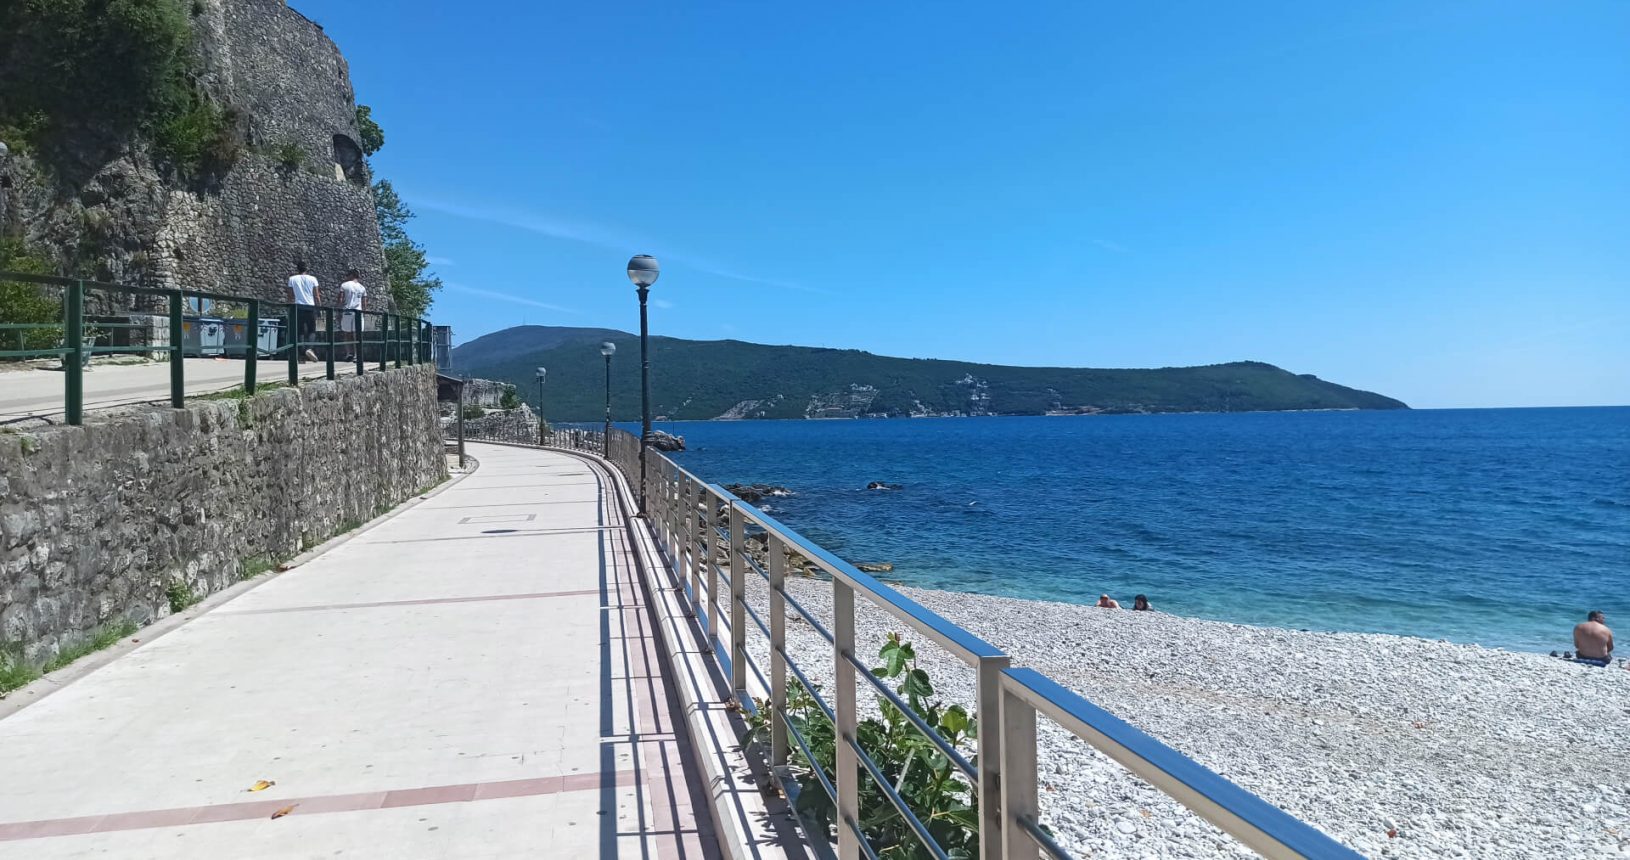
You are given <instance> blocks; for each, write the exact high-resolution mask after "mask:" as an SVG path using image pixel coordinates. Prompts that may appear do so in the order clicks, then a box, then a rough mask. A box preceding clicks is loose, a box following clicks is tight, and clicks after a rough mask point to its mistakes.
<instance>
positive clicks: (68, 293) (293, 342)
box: [0, 272, 434, 424]
mask: <svg viewBox="0 0 1630 860" xmlns="http://www.w3.org/2000/svg"><path fill="white" fill-rule="evenodd" d="M8 282H9V283H25V284H35V285H38V286H40V287H43V288H46V289H60V290H61V293H62V315H61V317H60V321H50V322H0V359H37V358H60V359H61V360H62V370H63V412H64V414H65V416H66V418H67V422H68V423H69V424H82V423H84V417H85V415H84V413H85V378H84V374H85V368H86V366H88V365H89V364H90V361H91V358H92V356H96V355H109V354H120V353H126V354H130V353H138V354H142V353H145V354H153V353H167V354H168V357H169V365H170V405H171V406H173V407H175V408H177V409H179V408H181V406H182V405H183V404H184V403H185V401H186V365H185V363H184V359H185V358H186V357H187V343H186V340H187V337H186V326H187V323H188V321H189V320H188V318H189V317H192V323H193V324H194V325H198V324H199V322H198V321H199V319H200V318H203V319H206V320H211V321H213V320H217V319H219V320H220V321H221V322H222V323H223V324H225V325H228V326H237V325H242V326H243V343H242V344H241V345H232V346H225V345H222V346H221V347H219V352H216V351H215V349H216V348H214V347H211V355H210V356H203V357H212V356H214V355H219V356H229V355H236V356H238V357H241V358H243V359H244V362H243V388H244V391H246V392H248V393H250V394H253V393H255V387H256V385H257V382H258V380H257V378H256V377H257V375H258V370H259V367H260V363H261V361H263V360H265V359H268V358H270V359H272V360H278V359H280V358H281V359H286V360H287V362H288V384H289V385H294V386H298V385H299V384H300V378H301V375H300V360H301V358H302V356H305V354H306V352H307V351H311V352H312V353H313V354H315V353H316V351H317V350H321V351H322V355H321V357H320V358H319V359H318V360H320V361H322V362H323V363H324V371H325V372H324V378H326V379H334V378H335V377H336V376H337V375H338V369H337V366H336V362H337V361H343V362H344V363H347V364H354V365H355V367H356V374H357V375H359V376H360V375H362V374H365V373H367V372H368V365H370V364H375V363H377V365H378V369H379V370H387V369H389V368H391V367H392V366H395V367H403V366H407V365H415V364H425V363H430V362H432V361H434V356H433V354H432V344H431V325H430V323H429V322H428V321H426V320H423V319H420V318H418V317H408V316H403V315H401V314H393V313H385V312H380V311H361V310H354V311H347V310H341V309H338V308H333V307H313V306H300V305H294V304H291V303H288V302H276V301H270V300H267V299H261V298H254V297H251V296H237V295H229V294H225V293H211V292H205V291H201V290H186V289H158V288H153V287H135V286H129V285H126V284H108V283H101V282H98V281H88V280H83V279H77V278H61V277H55V276H51V275H30V274H23V273H17V272H0V283H8ZM97 291H102V292H107V293H112V294H116V295H124V296H137V297H143V296H145V297H149V298H152V299H163V300H164V305H165V308H164V311H163V312H162V313H158V312H151V311H131V312H126V311H113V312H111V313H110V314H109V316H113V317H115V318H117V317H119V316H125V315H128V314H146V315H151V316H162V317H165V318H166V321H167V323H168V325H167V328H168V332H167V337H166V338H165V339H166V340H167V341H168V342H167V343H149V344H145V345H123V346H121V345H114V344H111V343H110V344H100V343H98V341H99V340H101V339H102V337H103V336H104V335H105V334H111V333H112V332H113V331H116V330H120V329H137V330H145V331H147V332H148V333H149V336H150V337H151V336H152V333H153V332H154V331H155V326H153V325H150V324H145V323H133V322H102V321H92V322H90V323H88V324H87V322H86V318H85V301H86V298H87V296H88V295H89V294H91V293H94V292H97ZM189 299H196V300H198V301H199V304H200V306H201V305H202V303H203V302H204V301H213V302H225V303H231V304H233V305H242V306H243V308H244V315H243V316H241V317H236V316H234V317H225V316H217V315H207V314H188V313H186V305H187V301H188V300H189ZM267 311H270V314H269V315H267V314H265V313H264V312H267ZM302 311H304V312H305V313H304V314H302ZM302 316H304V317H305V319H302ZM347 317H349V327H350V331H349V332H345V331H340V329H341V328H343V327H345V326H344V323H345V322H346V321H347ZM319 319H321V320H322V321H323V325H322V328H321V330H320V331H319V330H318V327H317V325H316V323H317V320H319ZM263 329H266V330H267V331H270V332H275V333H276V334H277V336H275V337H274V338H273V340H274V343H273V344H272V345H270V346H268V347H266V348H262V346H261V341H262V338H263V332H262V330H263ZM303 329H304V330H305V331H306V333H305V334H304V335H303V334H302V330H303ZM200 335H201V332H200ZM223 338H224V334H223ZM308 338H309V339H308ZM42 339H49V340H51V341H52V344H53V345H52V346H49V347H33V348H31V347H30V346H29V344H30V342H37V341H39V340H42ZM12 345H15V348H13V349H8V348H5V347H8V346H12ZM342 353H343V354H344V355H345V356H346V357H345V358H344V359H340V355H341V354H342ZM200 354H201V355H202V350H200ZM370 355H371V356H372V358H369V356H370ZM251 359H252V360H251Z"/></svg>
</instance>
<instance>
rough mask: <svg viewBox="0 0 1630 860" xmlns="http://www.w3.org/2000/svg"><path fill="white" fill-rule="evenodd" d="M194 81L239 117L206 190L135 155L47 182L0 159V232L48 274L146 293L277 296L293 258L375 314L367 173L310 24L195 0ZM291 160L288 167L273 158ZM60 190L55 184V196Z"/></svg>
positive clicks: (385, 296) (352, 109)
mask: <svg viewBox="0 0 1630 860" xmlns="http://www.w3.org/2000/svg"><path fill="white" fill-rule="evenodd" d="M192 9H193V16H192V22H193V27H194V32H195V34H196V37H197V39H196V42H197V47H198V50H199V53H200V56H201V58H202V61H203V68H204V74H203V78H202V82H203V84H204V87H205V89H206V90H208V91H209V92H210V93H211V94H212V95H213V96H214V97H215V98H216V99H217V100H218V101H219V102H220V103H222V104H224V105H227V106H230V107H232V108H233V109H235V110H236V111H237V112H238V114H239V115H240V116H241V117H242V121H243V129H244V134H245V137H246V138H247V139H246V141H245V147H244V150H243V154H242V155H241V157H240V158H239V160H238V161H237V163H236V164H235V165H234V166H233V167H232V169H231V170H230V171H228V172H227V173H226V174H225V175H224V176H222V177H221V178H220V180H219V182H218V183H215V184H213V185H200V184H199V183H186V182H181V181H180V180H178V179H176V178H175V177H169V176H165V175H162V174H161V173H160V171H159V168H158V166H157V165H155V163H154V162H153V159H152V158H151V156H150V154H149V153H147V152H146V151H145V149H144V148H143V145H141V144H136V145H134V146H127V147H125V148H123V149H122V150H121V151H118V152H115V153H113V154H112V155H111V157H108V156H101V155H99V156H98V157H106V158H107V160H106V161H105V163H101V164H100V166H99V167H95V168H94V169H92V170H91V171H89V174H88V177H87V178H86V179H84V181H82V182H80V181H75V182H69V183H59V182H55V181H53V180H52V178H51V177H50V176H49V175H48V172H47V171H44V170H41V169H39V168H38V166H37V165H33V164H32V163H30V162H29V160H28V159H27V158H25V157H22V156H18V155H15V154H14V155H12V156H11V157H9V158H0V185H4V186H5V187H0V233H5V234H9V235H18V234H20V235H22V236H23V237H24V238H25V239H26V240H28V241H29V243H30V244H32V245H34V246H36V247H40V248H44V249H47V250H50V251H51V252H53V253H56V254H58V255H59V257H60V258H61V261H62V262H63V264H64V268H65V269H67V268H70V267H74V266H76V265H77V267H79V268H82V269H86V268H87V267H85V265H84V264H85V263H87V262H89V263H92V264H93V265H92V266H90V267H88V269H87V270H88V271H89V270H99V271H98V272H97V274H98V276H99V277H103V278H106V279H110V280H115V281H120V282H126V283H142V284H145V285H148V286H160V287H176V286H181V287H186V288H189V289H199V290H205V291H211V292H221V293H233V294H241V295H257V296H260V297H262V298H266V299H270V300H274V301H285V300H286V299H287V290H286V289H285V283H286V282H287V280H288V277H289V275H291V274H293V266H294V263H295V261H296V260H297V259H302V260H304V261H305V262H306V263H307V264H308V265H309V266H310V267H311V271H312V274H314V275H316V276H317V278H318V279H319V280H320V281H321V282H322V284H323V286H324V287H325V289H324V290H323V300H324V303H325V304H333V303H335V301H336V300H337V298H338V289H337V288H338V286H339V283H340V281H342V280H343V279H344V273H345V270H346V268H348V267H355V268H357V269H359V270H360V271H361V273H362V281H363V283H364V284H365V285H366V286H367V287H368V288H369V297H368V298H369V300H368V303H367V305H366V306H367V308H368V309H369V310H389V309H391V308H390V301H389V289H388V286H387V285H386V283H385V277H384V252H383V250H382V248H381V246H380V241H379V226H378V222H377V221H376V219H375V215H374V203H373V195H372V192H371V191H370V189H369V182H370V179H371V177H370V176H369V174H368V168H367V165H366V163H365V162H364V161H363V157H362V151H361V147H360V144H359V143H358V132H357V127H356V100H355V95H354V92H353V90H352V87H351V81H350V69H349V66H348V65H347V64H346V61H345V58H344V57H343V56H341V54H340V52H339V48H338V47H337V46H336V45H335V44H334V42H333V41H332V40H331V39H329V38H328V36H327V35H326V34H325V33H324V32H323V30H322V28H321V27H320V26H318V25H317V24H316V23H314V22H312V21H311V20H309V19H308V18H306V17H305V16H304V15H301V14H300V13H299V12H297V11H295V10H294V9H291V8H289V6H288V5H287V4H286V3H285V2H284V0H198V2H197V3H195V4H193V7H192ZM291 150H293V151H297V152H298V153H299V157H298V163H297V164H290V163H289V159H288V158H287V154H289V153H290V152H291ZM63 185H66V186H67V187H63Z"/></svg>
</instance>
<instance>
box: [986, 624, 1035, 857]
mask: <svg viewBox="0 0 1630 860" xmlns="http://www.w3.org/2000/svg"><path fill="white" fill-rule="evenodd" d="M1011 662H1012V661H1011V660H1010V659H1009V658H1008V656H1007V655H1005V654H1003V655H1000V656H989V657H980V658H979V679H978V683H979V690H978V694H979V700H978V702H977V703H976V705H977V707H978V709H979V714H978V716H979V786H978V788H979V857H980V860H1001V858H1002V856H1003V855H1002V823H1003V821H1002V808H1001V806H1002V805H1001V797H1002V728H1001V722H1002V670H1003V669H1006V668H1007V667H1008V665H1009V664H1010V663H1011ZM1033 722H1034V719H1033V718H1032V723H1033ZM1034 731H1035V728H1034V726H1033V725H1032V727H1031V732H1032V734H1034ZM1034 745H1035V744H1034V741H1032V743H1031V746H1032V747H1034ZM1031 755H1032V757H1033V756H1034V755H1035V751H1034V749H1032V751H1031ZM1030 777H1031V779H1035V766H1034V764H1032V765H1031V774H1030Z"/></svg>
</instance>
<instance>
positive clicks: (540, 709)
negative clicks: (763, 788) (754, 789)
mask: <svg viewBox="0 0 1630 860" xmlns="http://www.w3.org/2000/svg"><path fill="white" fill-rule="evenodd" d="M472 448H473V449H474V450H475V452H476V456H477V457H479V459H480V461H481V465H480V468H479V469H477V470H476V471H475V472H474V473H473V474H471V475H468V476H466V477H465V478H463V479H462V480H460V481H458V482H457V483H455V484H453V485H451V486H450V487H447V488H445V490H444V491H442V492H439V493H437V494H435V495H434V496H432V497H431V498H429V499H427V500H426V501H423V502H421V503H420V504H418V505H417V506H415V507H412V508H410V509H408V510H406V511H404V512H402V513H400V514H398V515H396V516H394V517H391V518H389V519H387V520H384V521H382V522H380V523H379V524H377V525H376V526H374V527H371V528H369V529H367V530H366V531H363V532H361V533H359V534H358V535H356V536H355V537H354V538H353V539H352V540H350V541H347V542H345V543H343V544H341V545H339V546H337V547H335V548H333V549H331V550H329V551H328V552H326V553H324V554H322V555H320V556H317V557H316V558H314V559H312V560H311V561H308V562H307V563H305V564H303V565H301V566H299V567H296V568H294V569H293V570H290V571H288V572H286V573H283V574H280V575H277V576H275V577H272V578H270V579H269V580H268V581H266V582H265V583H264V584H263V585H261V586H259V587H257V588H255V589H253V590H251V591H248V592H246V593H244V594H243V595H241V596H239V597H237V598H235V599H233V600H231V601H230V602H227V603H224V604H222V605H221V606H219V607H217V608H215V609H213V610H211V611H209V612H207V613H204V614H202V615H200V616H199V617H197V618H196V619H193V620H192V621H190V622H188V623H186V624H185V625H183V626H180V627H178V628H176V629H175V630H174V631H173V632H170V633H168V634H165V635H163V636H162V638H157V639H153V640H151V641H145V642H143V643H142V644H141V645H140V646H139V647H137V648H135V649H134V650H132V651H130V652H129V653H127V654H124V655H122V656H120V657H118V658H117V659H114V660H113V661H111V662H110V663H108V664H107V665H105V666H103V667H101V668H99V669H97V670H95V671H94V672H91V673H90V674H89V675H87V676H85V677H83V678H81V679H79V680H77V681H73V682H71V683H69V684H68V685H67V686H65V687H63V688H62V689H61V690H60V691H59V692H56V693H53V694H51V695H48V696H46V697H44V698H42V699H40V700H39V701H37V702H35V703H33V704H30V705H28V706H26V707H23V708H22V709H20V710H18V711H17V712H16V713H14V714H12V715H11V716H9V717H5V718H4V719H0V774H4V777H3V778H0V858H5V859H6V860H10V858H28V860H46V858H66V857H120V858H140V857H179V858H212V860H213V858H221V857H336V856H338V857H415V858H417V857H447V858H460V860H463V858H486V857H560V858H580V857H581V858H592V857H600V858H610V857H640V858H649V860H693V858H707V857H713V856H715V854H716V847H715V840H714V837H713V835H712V832H711V828H712V824H711V820H710V817H709V814H708V811H707V809H708V807H707V803H708V800H707V798H706V797H704V796H700V795H699V794H698V793H697V792H696V789H695V787H696V786H698V784H699V782H700V780H698V779H697V778H696V769H695V768H694V767H693V766H692V763H691V761H690V756H691V753H690V746H689V741H688V739H686V738H685V737H684V735H683V728H682V726H681V723H682V722H683V721H679V720H675V719H674V718H673V716H671V715H676V714H677V713H678V709H677V707H676V706H675V704H674V699H673V695H672V691H671V690H670V689H669V686H668V681H667V680H666V679H665V678H664V677H663V675H662V673H661V671H660V668H659V667H660V666H661V661H660V660H659V659H658V657H657V653H656V645H655V642H654V634H653V630H654V628H653V624H652V621H651V613H650V612H649V611H648V610H647V608H646V606H645V601H644V589H643V588H642V587H641V586H640V585H639V580H638V577H637V575H636V570H635V567H634V562H633V556H632V554H631V552H630V547H629V546H628V540H627V537H628V535H627V531H626V530H625V529H624V523H623V520H622V514H621V511H620V509H619V506H618V505H617V504H616V501H615V497H614V495H613V489H612V484H611V483H610V481H609V479H608V478H606V477H605V475H603V474H602V473H601V472H600V471H599V467H598V466H595V465H592V464H590V463H588V462H587V461H585V460H583V459H579V458H576V457H572V456H569V455H566V454H560V453H552V452H546V451H538V450H527V449H519V448H506V447H497V446H472ZM137 638H138V639H140V638H142V636H141V634H137ZM259 780H267V781H273V782H275V785H272V786H271V787H269V788H265V789H263V790H261V791H251V790H250V789H251V787H252V786H254V785H255V784H256V782H257V781H259ZM279 812H283V813H284V814H282V815H278V813H279ZM274 816H276V817H274Z"/></svg>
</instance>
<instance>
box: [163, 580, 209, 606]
mask: <svg viewBox="0 0 1630 860" xmlns="http://www.w3.org/2000/svg"><path fill="white" fill-rule="evenodd" d="M164 596H165V597H166V598H167V599H168V600H169V601H170V611H171V612H180V611H181V610H183V609H186V608H187V607H189V606H192V605H193V604H195V603H197V602H198V601H199V600H200V599H201V598H200V597H199V596H198V595H197V594H195V593H194V592H193V590H192V586H190V585H188V584H187V583H185V582H182V581H180V580H177V581H175V582H172V583H170V585H169V587H168V588H165V589H164Z"/></svg>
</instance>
